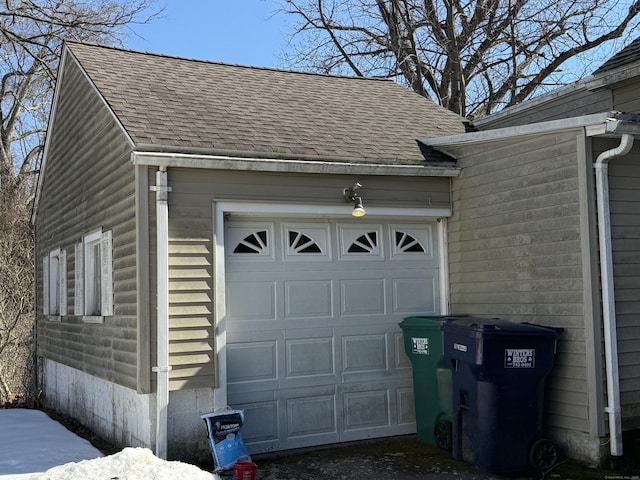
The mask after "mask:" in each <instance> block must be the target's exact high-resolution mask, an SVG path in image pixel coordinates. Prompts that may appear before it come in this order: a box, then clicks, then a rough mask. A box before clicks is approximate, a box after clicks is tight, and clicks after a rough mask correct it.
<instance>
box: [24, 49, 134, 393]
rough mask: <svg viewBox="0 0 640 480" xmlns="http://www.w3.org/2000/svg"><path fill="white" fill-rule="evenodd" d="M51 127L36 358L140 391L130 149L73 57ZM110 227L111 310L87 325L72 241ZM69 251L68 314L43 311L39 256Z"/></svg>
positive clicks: (39, 248)
mask: <svg viewBox="0 0 640 480" xmlns="http://www.w3.org/2000/svg"><path fill="white" fill-rule="evenodd" d="M64 71H65V75H64V83H63V84H62V85H60V86H59V94H58V98H59V101H58V103H57V109H56V114H55V117H54V118H53V119H52V125H51V127H50V130H49V138H48V145H49V150H48V152H47V159H46V165H45V169H44V171H43V174H44V177H43V183H42V189H41V193H40V201H39V205H38V211H37V217H36V254H37V258H38V259H39V261H38V262H37V263H36V265H37V287H36V292H37V296H38V301H37V322H38V337H37V338H38V355H41V356H43V357H46V358H49V359H51V360H54V361H56V362H59V363H62V364H65V365H68V366H70V367H73V368H76V369H78V370H82V371H84V372H86V373H89V374H91V375H94V376H97V377H100V378H104V379H107V380H110V381H114V382H116V383H118V384H121V385H124V386H127V387H130V388H134V389H135V388H137V363H138V358H137V332H136V328H137V317H136V310H137V297H136V217H135V194H134V193H135V183H134V169H133V167H132V165H131V163H130V147H129V143H128V142H127V140H126V137H125V136H124V135H123V132H122V130H121V129H120V128H119V126H118V125H117V124H116V122H115V121H114V119H113V117H112V115H111V113H110V112H109V110H108V109H107V108H106V107H105V106H104V104H103V103H102V102H101V101H100V100H99V98H98V96H97V94H96V92H95V91H94V90H93V89H92V88H91V86H90V84H89V83H88V82H87V81H86V79H85V78H84V76H83V75H82V73H81V71H80V70H79V69H78V68H77V66H76V64H75V63H74V62H72V61H71V62H69V61H68V62H67V63H66V65H64ZM100 228H101V229H102V231H103V232H104V231H108V230H111V231H112V232H113V250H112V251H113V291H114V315H113V316H109V317H105V318H104V323H103V324H95V323H86V322H84V321H83V319H82V316H79V315H77V314H76V312H75V311H74V288H75V278H74V267H75V251H74V248H75V245H76V244H77V243H79V242H81V241H82V238H83V235H85V234H87V233H89V232H91V231H94V230H96V229H100ZM55 248H61V249H65V250H66V252H67V299H68V300H67V302H68V313H69V314H68V315H66V316H63V317H61V318H60V321H52V320H51V319H49V318H48V317H45V316H43V310H42V288H43V286H42V272H41V271H40V270H41V268H42V258H43V257H44V256H45V255H46V254H47V253H48V252H49V251H50V250H52V249H55Z"/></svg>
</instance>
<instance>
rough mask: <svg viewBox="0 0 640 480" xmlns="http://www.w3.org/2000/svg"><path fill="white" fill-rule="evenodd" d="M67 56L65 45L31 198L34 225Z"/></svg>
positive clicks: (32, 223) (32, 222) (33, 223)
mask: <svg viewBox="0 0 640 480" xmlns="http://www.w3.org/2000/svg"><path fill="white" fill-rule="evenodd" d="M67 56H68V52H67V48H66V46H64V47H63V49H62V55H60V62H59V64H58V65H59V66H58V77H57V80H56V86H55V89H54V90H53V100H52V102H51V110H50V111H49V120H48V121H47V132H46V135H45V140H44V149H43V152H42V160H41V161H40V171H39V172H38V181H37V183H36V194H35V198H34V200H33V208H32V209H31V225H33V226H35V224H36V217H37V215H38V204H39V203H40V191H41V190H42V181H43V178H44V172H45V170H46V167H47V156H48V154H49V145H50V143H51V136H50V135H49V134H50V132H51V130H50V127H51V125H52V124H53V118H54V117H55V112H56V110H57V107H58V98H59V96H60V88H61V87H60V84H61V83H62V82H60V81H58V80H59V79H61V78H62V76H63V75H64V66H65V64H66V59H67Z"/></svg>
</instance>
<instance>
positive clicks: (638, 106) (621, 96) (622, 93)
mask: <svg viewBox="0 0 640 480" xmlns="http://www.w3.org/2000/svg"><path fill="white" fill-rule="evenodd" d="M613 100H614V109H615V110H619V111H621V112H626V113H640V95H638V83H632V84H628V85H623V86H619V87H617V88H615V89H614V90H613Z"/></svg>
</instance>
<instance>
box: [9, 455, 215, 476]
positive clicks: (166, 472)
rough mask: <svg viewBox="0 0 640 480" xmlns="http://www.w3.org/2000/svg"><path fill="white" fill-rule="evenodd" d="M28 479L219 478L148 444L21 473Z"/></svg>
mask: <svg viewBox="0 0 640 480" xmlns="http://www.w3.org/2000/svg"><path fill="white" fill-rule="evenodd" d="M20 478H22V479H24V480H73V479H78V480H104V479H113V478H117V479H118V480H140V479H144V480H175V479H178V478H179V479H189V480H213V479H219V478H220V477H218V476H217V475H214V474H212V473H209V472H205V471H204V470H200V469H199V468H198V467H196V466H194V465H189V464H187V463H181V462H167V461H164V460H161V459H159V458H158V457H156V456H155V455H154V454H153V453H152V452H151V450H149V449H146V448H125V449H124V450H122V451H121V452H119V453H116V454H115V455H110V456H108V457H101V458H95V459H93V460H83V461H81V462H78V463H67V464H65V465H60V466H58V467H53V468H51V469H49V470H47V471H46V472H44V473H34V474H31V475H24V476H20Z"/></svg>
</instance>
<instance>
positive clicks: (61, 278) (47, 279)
mask: <svg viewBox="0 0 640 480" xmlns="http://www.w3.org/2000/svg"><path fill="white" fill-rule="evenodd" d="M42 280H43V282H42V311H43V314H44V315H45V316H47V317H49V320H60V317H62V316H65V315H67V255H66V250H63V249H60V248H56V249H54V250H51V251H50V252H49V254H48V255H46V256H44V257H43V259H42Z"/></svg>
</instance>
